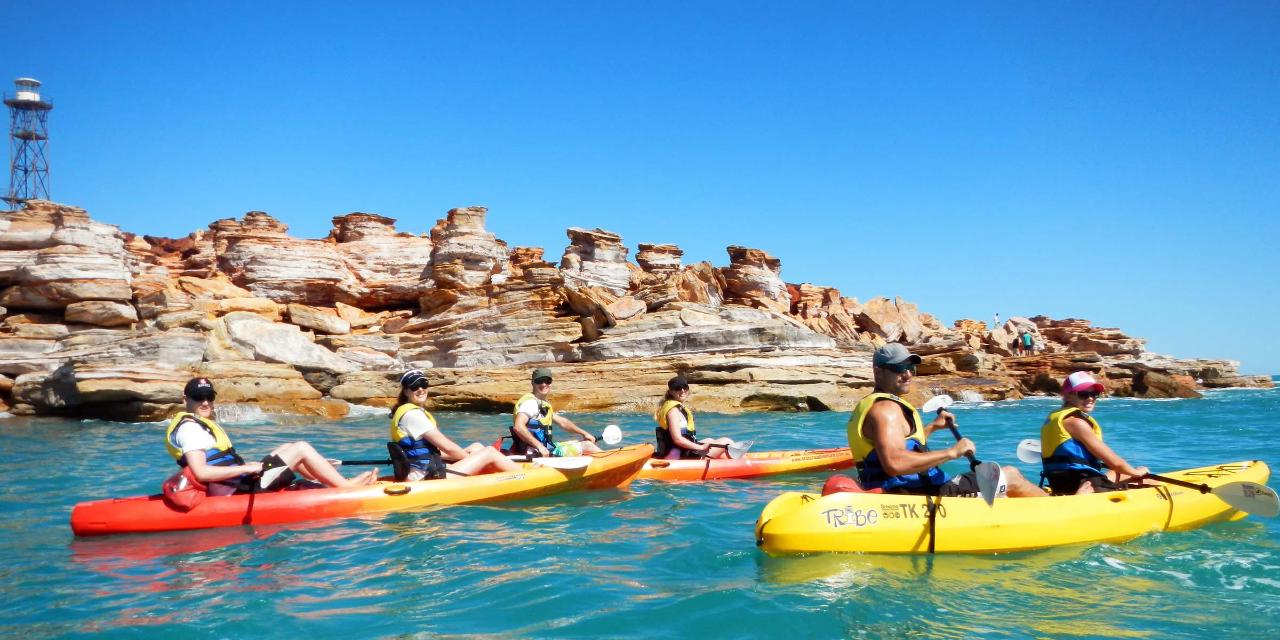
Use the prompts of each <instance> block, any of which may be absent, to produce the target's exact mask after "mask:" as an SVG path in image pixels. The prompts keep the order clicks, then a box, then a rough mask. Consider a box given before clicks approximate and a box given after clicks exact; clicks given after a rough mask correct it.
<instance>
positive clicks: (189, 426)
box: [173, 420, 218, 454]
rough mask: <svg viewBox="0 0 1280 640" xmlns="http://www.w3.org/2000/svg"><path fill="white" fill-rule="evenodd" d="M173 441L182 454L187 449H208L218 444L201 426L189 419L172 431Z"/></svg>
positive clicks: (187, 450)
mask: <svg viewBox="0 0 1280 640" xmlns="http://www.w3.org/2000/svg"><path fill="white" fill-rule="evenodd" d="M173 442H174V444H177V445H178V449H180V450H181V451H182V453H183V454H186V453H187V452H189V451H208V450H209V449H213V448H216V447H217V446H218V441H217V440H214V439H213V436H212V435H210V434H209V432H208V431H205V428H204V427H203V426H201V425H199V424H197V423H195V422H193V421H191V420H187V421H186V422H184V423H182V425H181V426H179V427H178V428H177V429H175V430H174V431H173Z"/></svg>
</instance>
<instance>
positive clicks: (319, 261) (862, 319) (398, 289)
mask: <svg viewBox="0 0 1280 640" xmlns="http://www.w3.org/2000/svg"><path fill="white" fill-rule="evenodd" d="M485 215H486V210H485V208H484V207H465V208H458V209H453V210H450V211H449V212H448V214H447V215H446V217H445V218H444V219H442V220H439V221H438V222H437V223H436V224H435V226H434V227H432V228H431V229H430V232H429V233H422V234H412V233H405V232H402V231H397V230H396V227H395V220H393V219H391V218H387V217H384V216H380V215H376V214H372V213H359V212H357V213H349V214H346V215H342V216H337V217H334V218H333V230H332V231H331V232H330V233H329V236H328V237H326V238H323V239H318V240H305V239H297V238H292V237H290V236H289V235H288V233H287V231H288V228H287V227H286V226H285V225H284V224H282V223H281V222H279V221H278V220H276V219H274V218H272V217H271V216H269V215H267V214H266V213H263V212H260V211H251V212H249V213H247V214H245V215H244V216H243V217H242V218H239V219H234V218H226V219H222V220H218V221H215V222H213V223H212V224H210V225H209V226H208V228H207V229H206V230H203V231H197V232H195V233H192V234H191V235H189V236H187V237H185V238H177V239H172V238H157V237H150V236H137V235H134V234H131V233H127V232H124V231H121V230H120V229H119V228H118V227H116V226H113V225H110V224H104V223H102V222H97V221H95V220H93V219H92V218H90V216H89V215H88V213H87V212H85V211H84V210H83V209H80V208H76V207H71V206H67V205H62V204H58V203H54V202H49V201H42V200H33V201H29V202H27V203H26V205H25V206H24V207H23V208H21V209H18V210H14V211H7V212H0V411H8V412H10V413H13V414H18V415H32V414H41V415H67V416H81V417H94V418H105V419H114V420H128V421H149V420H158V419H161V418H163V417H165V416H167V415H169V414H170V413H171V412H173V411H174V410H176V408H177V407H178V403H179V402H180V398H181V395H182V385H183V383H184V382H185V381H186V380H187V379H188V378H190V377H191V376H193V375H204V376H208V377H210V378H213V379H214V380H215V383H216V384H217V386H218V392H219V401H220V403H227V402H230V403H252V404H256V405H258V406H259V407H261V408H262V410H263V411H265V412H268V413H282V414H306V415H318V416H325V417H329V418H336V417H340V416H342V415H345V414H346V413H347V412H348V411H349V403H358V404H368V405H376V406H387V405H389V404H391V403H392V402H393V401H394V399H395V397H396V394H397V391H398V386H397V382H396V380H397V378H398V376H399V374H400V372H401V371H403V370H404V369H406V368H409V367H418V368H422V369H425V370H426V371H427V375H428V377H429V379H430V382H431V386H432V390H431V395H432V402H433V406H435V407H437V408H441V409H459V410H480V411H510V410H511V403H512V402H513V401H514V400H515V399H516V398H517V397H518V396H519V395H521V394H522V393H524V392H525V391H527V390H528V376H529V371H530V370H531V369H532V368H533V367H534V366H535V365H546V366H550V367H552V369H553V371H554V372H555V377H556V391H555V399H556V402H557V406H559V407H563V408H564V409H567V410H570V411H593V410H615V411H641V412H649V411H652V410H653V408H654V406H655V405H656V403H657V400H658V398H659V397H660V396H661V395H662V392H663V390H664V389H665V386H664V385H665V382H666V380H667V379H668V378H670V377H671V376H673V375H675V374H676V373H680V374H683V375H685V376H686V377H688V378H689V380H690V382H691V383H692V384H693V385H695V388H696V392H697V395H696V404H697V406H698V408H699V409H701V410H705V411H723V412H741V411H824V410H836V411H847V410H849V408H850V407H851V406H852V405H853V403H854V402H855V401H856V400H857V399H858V398H859V397H861V396H862V395H863V394H865V393H866V392H867V391H868V390H869V389H870V386H871V380H870V373H871V371H870V369H871V367H870V360H871V351H872V349H873V348H874V347H875V346H876V345H880V344H884V343H886V342H901V343H904V344H906V345H908V346H909V347H910V348H911V349H912V351H914V352H915V353H918V354H920V355H921V356H922V357H923V359H924V361H923V362H922V364H921V365H920V368H919V375H920V378H919V380H918V382H917V385H916V391H915V393H916V394H918V395H920V396H922V397H923V396H928V395H933V394H934V393H949V394H951V395H953V396H955V397H957V398H960V399H977V398H979V397H981V398H985V399H1006V398H1019V397H1022V396H1024V395H1026V394H1034V393H1054V392H1056V391H1057V389H1058V384H1059V381H1060V380H1061V379H1062V378H1063V377H1064V376H1065V375H1066V374H1068V373H1070V372H1071V371H1076V370H1088V371H1091V372H1093V373H1094V374H1095V375H1096V376H1098V377H1099V378H1100V379H1101V380H1102V382H1103V384H1105V385H1106V386H1107V389H1108V391H1109V392H1110V393H1111V394H1113V395H1120V396H1138V397H1195V396H1197V395H1198V394H1199V391H1200V390H1203V389H1205V388H1214V387H1270V386H1272V382H1271V380H1270V379H1269V378H1268V377H1266V376H1242V375H1240V374H1239V373H1238V367H1239V365H1238V363H1236V362H1233V361H1229V360H1199V359H1198V360H1187V359H1177V358H1172V357H1168V356H1161V355H1156V354H1153V353H1149V352H1147V351H1146V350H1145V341H1144V340H1142V339H1140V338H1134V337H1130V336H1127V335H1125V334H1124V333H1123V332H1121V331H1120V330H1119V329H1110V328H1098V327H1094V326H1092V325H1091V323H1090V322H1089V321H1087V320H1078V319H1060V320H1056V319H1051V318H1046V317H1043V316H1036V317H1031V318H1021V317H1013V318H1008V319H1007V320H1005V321H1004V322H1003V323H1001V324H1000V325H999V326H994V327H992V326H988V325H987V324H986V323H985V322H980V321H976V320H959V321H957V322H955V324H954V326H951V327H944V326H942V325H941V324H940V323H939V322H938V321H937V319H935V318H934V317H933V316H931V315H929V314H927V313H923V312H921V311H920V310H919V309H918V307H917V306H916V305H915V304H913V303H910V302H907V301H905V300H902V299H901V298H896V299H893V300H890V299H887V298H873V299H870V300H866V301H864V302H859V301H858V300H856V299H854V298H848V297H844V296H842V295H841V293H840V292H839V291H837V290H836V289H833V288H830V287H823V286H819V285H813V284H808V283H805V284H792V283H788V282H785V281H784V280H783V279H782V275H781V273H782V263H781V261H780V260H779V259H778V258H776V257H774V256H771V255H769V254H768V253H766V252H765V251H762V250H760V249H753V248H747V247H740V246H730V247H728V249H727V251H728V258H729V261H728V264H727V265H726V266H720V267H717V266H713V265H712V264H710V263H708V262H700V263H697V264H692V265H685V264H683V263H682V261H681V257H682V252H681V250H680V249H679V247H678V246H677V245H675V244H643V243H641V244H638V245H637V246H636V251H635V261H634V262H632V261H630V260H629V259H628V254H629V253H630V250H629V249H628V248H627V247H625V246H624V245H623V240H622V238H621V237H620V236H618V235H617V234H615V233H611V232H609V231H605V230H602V229H592V230H586V229H579V228H571V229H568V230H567V234H568V239H569V245H568V247H567V248H566V249H565V250H564V253H563V255H562V256H561V257H560V259H559V262H558V264H557V263H552V262H548V261H546V260H544V259H543V249H541V248H530V247H515V248H510V247H508V246H507V244H506V243H505V242H503V241H502V240H500V239H498V238H497V237H495V236H494V235H493V234H492V233H490V232H488V231H486V230H485V224H484V223H485ZM1024 336H1026V337H1027V338H1029V341H1030V343H1031V345H1030V346H1031V349H1030V350H1028V351H1027V352H1026V353H1025V354H1019V352H1018V346H1017V344H1018V341H1020V340H1022V339H1024Z"/></svg>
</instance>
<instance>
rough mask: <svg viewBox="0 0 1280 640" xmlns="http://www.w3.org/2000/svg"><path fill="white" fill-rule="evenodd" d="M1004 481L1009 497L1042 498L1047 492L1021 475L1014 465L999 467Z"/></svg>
mask: <svg viewBox="0 0 1280 640" xmlns="http://www.w3.org/2000/svg"><path fill="white" fill-rule="evenodd" d="M1001 470H1002V471H1004V481H1005V483H1006V484H1007V485H1008V487H1009V497H1010V498H1043V497H1045V496H1047V495H1049V494H1047V493H1045V491H1044V489H1041V488H1040V487H1037V486H1036V485H1034V484H1032V483H1031V482H1029V481H1028V480H1027V479H1026V478H1024V477H1023V476H1022V472H1021V471H1018V469H1017V468H1016V467H1001Z"/></svg>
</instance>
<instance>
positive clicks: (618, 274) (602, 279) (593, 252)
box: [560, 227, 638, 295]
mask: <svg viewBox="0 0 1280 640" xmlns="http://www.w3.org/2000/svg"><path fill="white" fill-rule="evenodd" d="M567 233H568V235H569V246H568V247H566V248H565V250H564V257H563V258H561V259H560V272H561V275H562V276H563V278H564V284H565V286H566V287H568V288H570V289H581V288H599V289H604V290H606V291H608V292H610V293H613V294H615V295H624V294H626V293H627V292H628V291H630V288H631V277H632V269H633V266H632V265H631V264H630V263H629V262H627V248H626V247H624V246H622V237H621V236H619V235H618V234H616V233H610V232H608V231H605V230H604V229H594V230H591V231H587V230H586V229H579V228H577V227H571V228H570V229H569V230H568V231H567ZM637 270H638V269H637Z"/></svg>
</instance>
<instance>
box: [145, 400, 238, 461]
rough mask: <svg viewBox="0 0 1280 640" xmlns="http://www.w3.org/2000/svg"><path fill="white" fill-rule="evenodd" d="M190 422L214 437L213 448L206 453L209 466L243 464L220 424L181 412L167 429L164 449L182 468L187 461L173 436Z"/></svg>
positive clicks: (170, 422) (172, 419) (187, 412)
mask: <svg viewBox="0 0 1280 640" xmlns="http://www.w3.org/2000/svg"><path fill="white" fill-rule="evenodd" d="M188 420H192V421H195V423H196V424H198V425H200V426H201V427H204V430H205V431H208V432H209V435H211V436H213V443H214V444H213V448H212V449H207V450H206V451H205V459H206V461H207V462H208V463H209V464H212V465H217V466H221V465H229V464H242V463H241V462H240V457H239V456H237V455H236V450H235V447H233V446H232V445H231V439H230V438H228V437H227V432H226V431H223V430H222V427H219V426H218V423H216V422H214V421H213V420H209V419H206V418H202V417H200V416H198V415H196V414H194V413H191V412H189V411H179V412H178V413H177V415H175V416H173V418H171V419H170V420H169V427H168V428H167V429H165V432H164V447H165V449H166V450H167V451H168V452H169V455H170V456H173V459H174V460H176V461H177V462H178V464H179V465H180V466H186V461H185V460H184V459H183V455H182V449H180V448H179V447H178V443H176V442H174V439H173V434H174V432H175V431H177V430H178V426H179V425H181V424H182V423H183V422H186V421H188ZM228 460H230V461H228Z"/></svg>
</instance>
